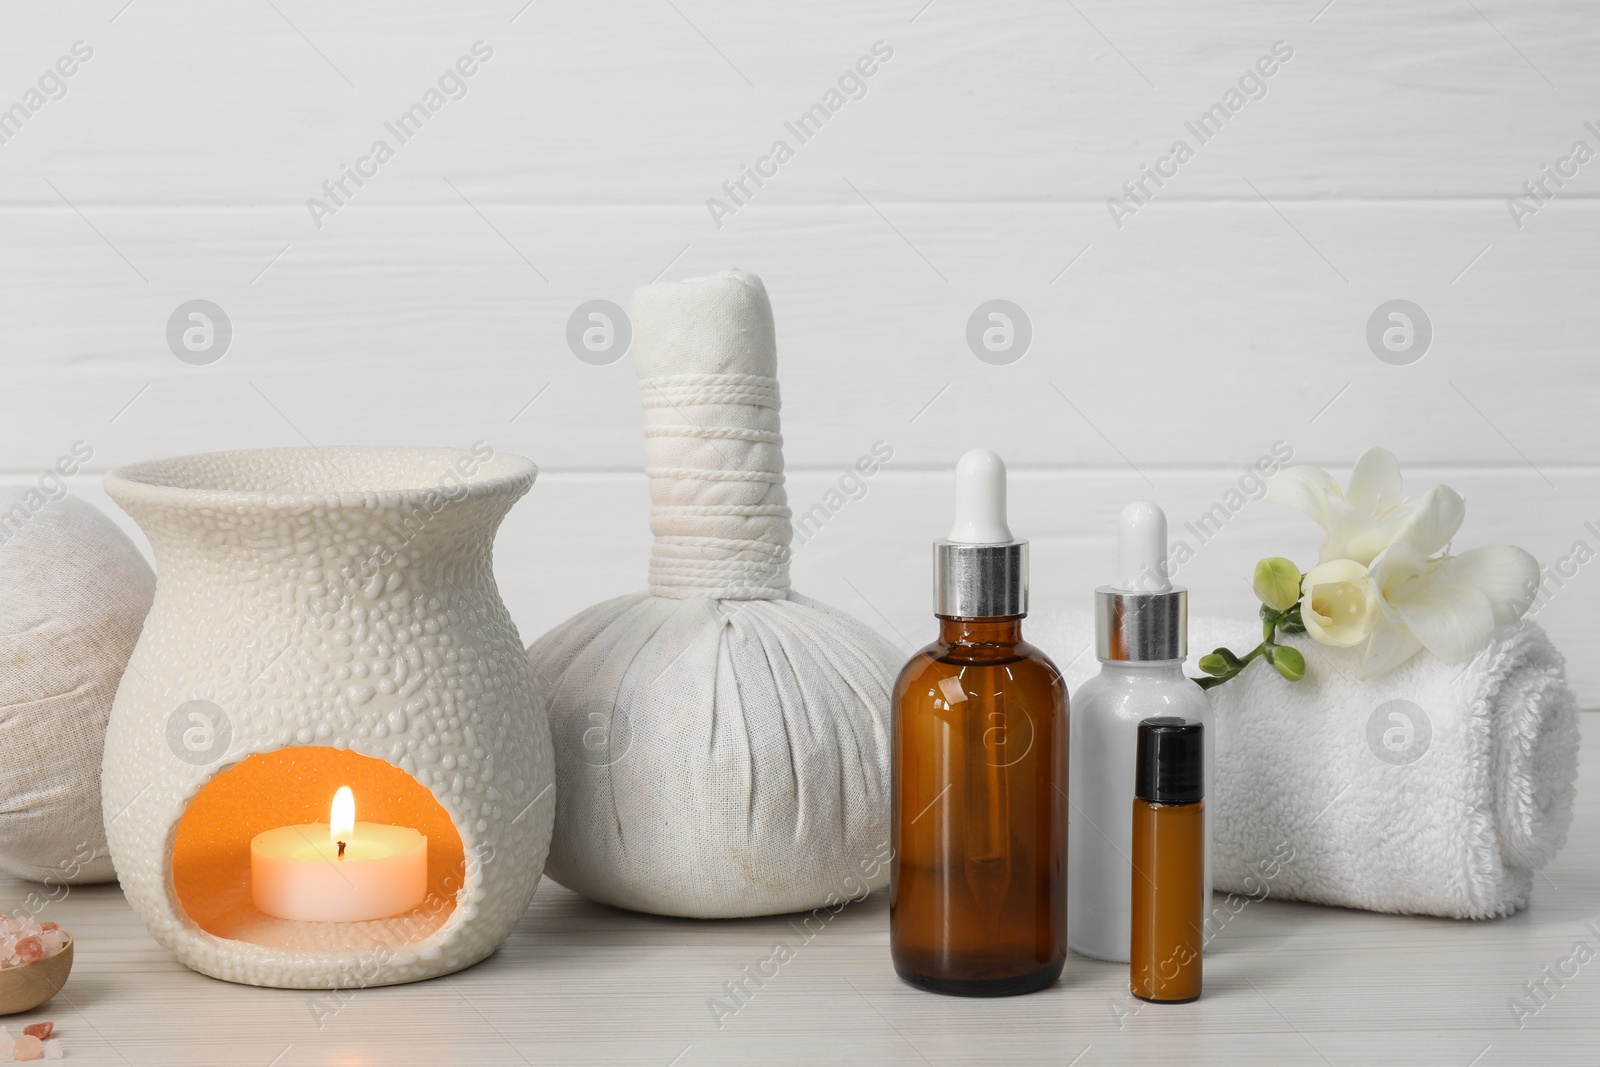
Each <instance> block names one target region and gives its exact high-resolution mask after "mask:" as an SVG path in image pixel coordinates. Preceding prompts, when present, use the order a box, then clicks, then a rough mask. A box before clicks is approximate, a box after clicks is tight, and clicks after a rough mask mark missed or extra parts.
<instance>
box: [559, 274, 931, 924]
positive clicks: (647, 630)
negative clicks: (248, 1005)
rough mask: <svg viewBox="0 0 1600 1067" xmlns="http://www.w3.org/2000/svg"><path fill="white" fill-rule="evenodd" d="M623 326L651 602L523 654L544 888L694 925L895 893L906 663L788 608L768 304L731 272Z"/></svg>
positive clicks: (652, 300) (663, 290) (809, 606)
mask: <svg viewBox="0 0 1600 1067" xmlns="http://www.w3.org/2000/svg"><path fill="white" fill-rule="evenodd" d="M631 315H632V319H633V329H634V344H633V348H634V353H635V359H636V362H637V368H638V373H639V380H640V390H641V394H642V401H643V404H644V409H645V428H644V432H645V442H646V444H645V451H646V457H647V468H646V473H647V474H648V475H649V479H650V500H651V519H650V527H651V530H652V532H653V533H654V534H655V547H654V548H653V550H652V552H651V558H650V587H649V590H648V591H647V592H643V593H636V594H633V595H631V596H624V597H618V598H616V599H615V600H608V601H606V602H604V603H601V604H596V605H595V606H594V607H592V608H589V609H588V610H586V611H583V612H580V613H579V614H577V615H575V616H573V617H572V618H571V619H568V620H567V621H566V622H564V623H562V624H560V625H559V626H557V627H555V628H554V629H553V630H551V631H550V632H549V633H547V634H545V635H544V636H543V637H541V638H540V639H539V640H538V641H536V642H534V644H533V645H532V647H530V648H529V650H528V655H529V657H530V658H531V659H532V661H533V665H534V668H535V669H536V670H537V671H538V672H539V674H540V677H541V680H542V681H543V683H544V687H545V692H546V693H547V695H548V698H549V707H550V720H551V728H552V731H553V733H554V735H555V743H556V783H557V784H556V828H555V836H554V839H553V841H552V844H551V849H550V859H549V863H548V865H547V870H548V873H549V874H550V876H551V877H552V878H554V879H555V880H556V881H558V882H560V883H561V884H562V885H564V886H566V887H567V888H569V889H572V890H575V891H577V892H579V893H582V894H583V895H584V896H586V897H589V898H590V899H592V900H597V901H600V902H602V903H606V904H614V905H618V906H620V907H625V908H632V909H635V910H638V911H648V912H655V913H658V914H663V915H682V916H690V917H695V918H726V917H735V916H745V915H766V914H777V913H781V912H788V911H797V910H801V909H806V908H814V907H818V906H820V905H823V904H831V903H834V902H836V901H839V900H842V899H845V898H848V897H853V896H859V895H861V894H862V893H864V892H865V891H866V890H867V889H869V888H877V887H880V886H882V885H884V884H885V883H886V882H887V880H888V876H889V871H888V864H887V859H888V854H889V852H888V840H889V827H888V818H887V817H888V807H889V768H888V731H889V722H888V703H889V689H890V686H891V685H892V684H893V681H894V675H895V671H896V669H897V666H898V661H899V659H900V657H899V656H898V655H897V654H896V652H895V651H894V649H893V648H892V647H891V646H890V645H889V644H888V643H887V642H885V641H884V640H883V639H882V638H880V637H879V636H878V635H877V634H876V633H874V632H873V631H872V630H870V629H869V628H868V627H866V626H865V625H863V624H862V623H860V622H857V621H856V620H855V619H853V618H851V617H850V616H848V615H845V614H843V613H841V612H838V611H835V610H833V609H832V608H829V607H826V606H824V605H822V604H818V603H817V602H815V601H813V600H808V599H807V598H805V597H802V596H800V595H798V594H797V593H795V592H794V591H793V590H792V589H791V588H790V585H789V539H790V523H789V508H788V506H787V503H786V500H785V497H784V491H783V448H782V444H783V442H782V437H781V436H780V435H779V432H778V430H779V423H778V406H779V401H778V383H777V379H776V372H777V355H776V345H775V341H774V335H773V323H772V308H771V305H770V304H769V303H768V301H767V294H766V290H765V288H763V286H762V284H761V279H759V278H757V277H755V276H754V275H751V274H744V273H740V272H729V273H725V274H720V275H717V276H714V277H710V278H698V279H693V280H690V281H685V282H677V283H665V284H659V285H651V286H646V287H645V288H643V289H640V290H639V291H638V292H637V293H635V294H634V298H633V304H632V308H631Z"/></svg>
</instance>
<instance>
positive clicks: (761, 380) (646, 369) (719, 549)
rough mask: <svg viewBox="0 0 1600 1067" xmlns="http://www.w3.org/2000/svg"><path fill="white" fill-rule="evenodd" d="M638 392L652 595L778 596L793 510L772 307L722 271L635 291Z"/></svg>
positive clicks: (785, 585) (785, 581) (738, 276)
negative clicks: (786, 483) (787, 493)
mask: <svg viewBox="0 0 1600 1067" xmlns="http://www.w3.org/2000/svg"><path fill="white" fill-rule="evenodd" d="M633 318H634V320H635V323H636V324H637V327H636V329H637V333H636V337H635V345H634V350H635V352H636V353H637V359H638V372H639V391H640V399H641V401H642V402H643V404H644V420H645V424H644V434H645V458H646V468H645V473H646V474H648V475H649V477H650V504H651V510H650V529H651V531H652V532H653V533H654V534H655V546H654V548H653V549H652V550H651V554H650V592H652V593H654V594H655V595H656V596H664V597H672V598H675V599H679V600H686V599H689V598H692V597H711V598H715V599H719V600H781V599H783V598H785V597H786V596H788V592H789V537H790V526H789V507H788V504H787V502H786V499H785V497H784V492H783V436H782V434H781V433H780V432H779V421H778V408H779V398H778V380H777V378H776V376H775V375H776V372H777V355H776V344H775V342H774V336H773V326H772V309H771V305H770V304H768V302H767V294H766V290H765V289H764V288H763V287H762V284H761V279H760V278H757V277H756V276H755V275H752V274H744V273H740V272H729V273H727V274H724V275H721V276H719V277H717V278H716V279H696V280H693V281H688V282H681V283H676V284H668V285H653V286H649V287H647V288H644V289H641V290H639V292H638V293H637V294H636V295H635V296H634V300H633Z"/></svg>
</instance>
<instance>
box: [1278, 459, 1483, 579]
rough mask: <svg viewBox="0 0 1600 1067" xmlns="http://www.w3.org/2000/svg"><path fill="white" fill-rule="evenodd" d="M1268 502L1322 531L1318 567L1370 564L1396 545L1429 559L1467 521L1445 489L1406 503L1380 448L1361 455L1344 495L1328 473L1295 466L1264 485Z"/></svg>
mask: <svg viewBox="0 0 1600 1067" xmlns="http://www.w3.org/2000/svg"><path fill="white" fill-rule="evenodd" d="M1267 499H1268V500H1274V501H1277V502H1278V503H1280V504H1287V505H1289V506H1290V507H1292V508H1297V509H1299V510H1300V511H1303V512H1305V513H1306V514H1307V515H1309V516H1311V518H1312V519H1313V520H1315V521H1316V523H1317V524H1318V525H1319V526H1321V527H1322V529H1323V537H1322V545H1321V548H1320V549H1319V551H1318V556H1317V558H1318V562H1319V563H1327V562H1330V561H1332V560H1337V559H1352V560H1355V561H1356V562H1357V563H1360V564H1363V565H1366V564H1370V563H1371V562H1372V561H1373V560H1374V559H1375V558H1377V556H1378V554H1379V553H1380V552H1382V551H1383V550H1384V549H1386V548H1388V547H1389V546H1390V545H1391V544H1396V543H1399V544H1407V545H1410V546H1412V547H1413V548H1416V549H1417V550H1418V551H1420V552H1422V553H1423V555H1432V554H1433V553H1435V552H1438V551H1439V550H1440V549H1442V548H1444V546H1445V545H1447V544H1449V543H1450V539H1451V538H1452V537H1454V536H1455V533H1456V530H1458V529H1460V527H1461V520H1462V519H1463V518H1464V517H1465V515H1466V502H1465V501H1464V500H1462V499H1461V494H1459V493H1457V492H1456V491H1455V490H1454V489H1451V488H1450V487H1449V486H1447V485H1436V486H1434V487H1433V488H1432V489H1430V490H1428V492H1427V493H1426V494H1424V495H1423V497H1422V498H1421V499H1420V500H1415V501H1412V500H1407V499H1405V497H1404V496H1403V495H1402V493H1401V486H1400V461H1399V460H1397V459H1395V458H1394V454H1393V453H1392V452H1389V451H1388V450H1387V449H1383V448H1369V449H1367V450H1366V451H1365V452H1363V453H1362V454H1361V458H1360V459H1358V460H1356V465H1355V469H1354V470H1353V471H1352V472H1351V473H1350V484H1349V486H1348V487H1347V488H1345V489H1344V490H1343V491H1340V489H1339V483H1338V482H1336V481H1334V480H1333V477H1332V476H1331V475H1330V474H1329V473H1328V472H1327V471H1325V470H1323V469H1322V468H1320V467H1312V466H1309V465H1300V466H1294V467H1285V468H1284V469H1283V470H1282V471H1280V472H1279V473H1278V475H1277V477H1275V478H1273V479H1272V481H1270V482H1268V483H1267Z"/></svg>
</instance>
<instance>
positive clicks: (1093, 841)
mask: <svg viewBox="0 0 1600 1067" xmlns="http://www.w3.org/2000/svg"><path fill="white" fill-rule="evenodd" d="M1167 571H1168V567H1167V517H1166V515H1165V514H1164V513H1163V512H1162V510H1161V509H1160V508H1159V507H1157V506H1156V505H1155V504H1152V503H1150V502H1149V501H1147V500H1138V501H1135V502H1134V503H1132V504H1129V505H1128V506H1127V507H1126V508H1123V510H1122V516H1121V518H1120V520H1119V523H1118V528H1117V580H1116V584H1115V585H1109V586H1101V587H1100V588H1099V589H1097V590H1095V646H1096V649H1095V651H1096V655H1097V656H1098V657H1099V659H1100V673H1099V674H1098V675H1096V676H1095V677H1093V678H1091V679H1089V681H1087V682H1085V683H1084V684H1083V687H1082V688H1081V689H1080V690H1079V691H1078V692H1077V693H1076V694H1074V697H1073V708H1072V723H1071V737H1072V747H1071V753H1070V757H1069V760H1070V765H1071V771H1070V773H1069V775H1068V783H1069V785H1068V790H1069V793H1070V796H1071V799H1072V803H1071V805H1070V807H1069V811H1068V830H1067V850H1068V863H1067V886H1068V888H1067V943H1068V944H1069V945H1070V946H1071V947H1072V950H1073V951H1074V952H1077V953H1080V954H1082V955H1085V956H1092V957H1094V958H1096V959H1102V960H1113V961H1116V962H1119V963H1126V962H1127V961H1128V956H1129V936H1130V929H1131V923H1132V892H1133V864H1132V860H1131V856H1132V847H1133V799H1134V769H1135V766H1136V764H1137V760H1138V740H1139V723H1140V722H1142V721H1143V720H1145V719H1149V718H1154V717H1157V716H1177V717H1179V718H1183V719H1187V720H1189V721H1190V722H1199V723H1202V724H1203V725H1204V726H1205V733H1204V737H1205V776H1206V781H1205V791H1206V795H1207V796H1213V795H1215V794H1214V792H1213V791H1212V789H1211V777H1212V767H1213V766H1214V760H1213V758H1212V735H1213V733H1214V731H1213V730H1212V728H1211V702H1210V700H1209V699H1208V698H1207V697H1206V694H1205V691H1204V690H1202V689H1201V688H1200V687H1199V686H1198V685H1196V684H1195V683H1194V682H1193V681H1192V680H1191V679H1189V678H1188V677H1186V676H1185V675H1184V673H1183V659H1184V656H1185V654H1186V653H1187V646H1188V605H1189V594H1188V591H1187V590H1185V589H1182V588H1180V587H1178V586H1175V585H1173V584H1172V581H1171V579H1170V578H1169V577H1168V574H1167ZM1205 825H1206V830H1205V834H1206V874H1205V884H1206V887H1207V900H1206V911H1207V912H1208V913H1209V912H1210V897H1209V890H1210V886H1211V811H1210V809H1209V807H1208V808H1207V809H1206V811H1205Z"/></svg>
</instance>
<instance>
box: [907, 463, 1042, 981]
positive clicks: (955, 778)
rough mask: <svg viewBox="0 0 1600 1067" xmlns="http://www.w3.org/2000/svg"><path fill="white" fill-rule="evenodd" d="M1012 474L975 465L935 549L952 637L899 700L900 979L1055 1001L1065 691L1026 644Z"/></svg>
mask: <svg viewBox="0 0 1600 1067" xmlns="http://www.w3.org/2000/svg"><path fill="white" fill-rule="evenodd" d="M1005 476H1006V471H1005V464H1004V463H1002V462H1001V460H1000V457H999V456H997V455H995V454H994V453H993V452H990V451H987V450H985V449H975V450H973V451H971V452H968V453H967V454H966V455H964V456H962V457H961V462H960V463H959V464H958V466H957V468H956V523H955V527H954V529H952V530H951V533H950V537H949V538H948V539H947V540H943V541H937V542H935V543H934V613H935V614H936V615H937V616H938V617H939V639H938V640H937V641H935V642H934V643H933V644H931V645H929V646H928V647H927V648H925V649H923V650H922V651H921V652H918V653H917V654H916V656H914V657H913V658H912V660H911V662H910V663H908V664H906V666H905V669H904V670H902V671H901V672H900V679H899V681H898V682H897V683H896V685H895V696H894V700H895V708H894V752H893V757H892V758H893V782H894V811H893V831H892V842H893V846H894V859H893V862H892V870H893V883H892V888H891V902H890V911H889V915H890V919H889V923H890V934H889V942H890V949H891V952H892V954H893V957H894V967H895V970H896V971H897V972H898V973H899V974H900V977H901V978H904V979H905V980H906V981H907V982H909V983H911V984H912V985H914V986H917V987H919V988H921V989H927V990H930V991H932V992H935V993H949V994H955V995H959V996H974V997H986V996H1008V995H1011V994H1014V993H1030V992H1032V991H1034V990H1036V989H1042V988H1043V987H1045V986H1047V985H1049V984H1051V983H1052V982H1054V981H1055V980H1056V979H1057V978H1058V977H1059V976H1060V975H1061V968H1062V965H1063V963H1064V962H1065V961H1066V955H1067V929H1066V927H1067V923H1066V915H1067V911H1066V905H1067V897H1066V894H1067V867H1066V865H1067V736H1068V735H1067V691H1066V686H1065V685H1064V684H1063V682H1062V680H1061V674H1060V672H1058V671H1057V670H1056V668H1055V665H1054V664H1053V663H1051V662H1050V660H1049V659H1048V658H1047V657H1046V656H1045V655H1044V654H1043V653H1042V652H1040V651H1039V650H1038V649H1036V648H1034V647H1033V646H1032V645H1029V644H1027V643H1026V642H1025V641H1023V640H1022V618H1023V616H1024V615H1025V614H1026V613H1027V596H1028V573H1027V571H1028V543H1027V542H1026V541H1019V540H1017V539H1015V538H1013V537H1012V536H1011V531H1010V529H1009V528H1008V527H1007V525H1006V506H1005Z"/></svg>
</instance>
